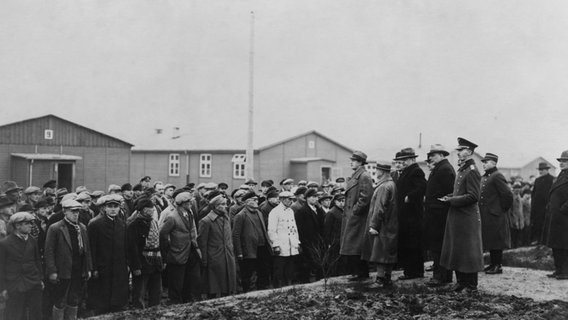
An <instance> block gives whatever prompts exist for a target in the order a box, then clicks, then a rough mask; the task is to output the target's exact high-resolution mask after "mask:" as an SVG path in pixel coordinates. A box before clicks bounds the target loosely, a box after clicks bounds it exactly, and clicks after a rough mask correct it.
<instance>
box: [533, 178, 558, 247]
mask: <svg viewBox="0 0 568 320" xmlns="http://www.w3.org/2000/svg"><path fill="white" fill-rule="evenodd" d="M553 182H554V177H553V176H552V175H550V174H545V175H543V176H540V177H538V178H536V179H535V180H534V186H533V190H532V193H531V232H532V233H534V234H535V235H536V237H533V240H538V241H540V240H541V239H540V235H542V231H543V230H544V226H545V225H544V221H545V220H546V218H545V217H546V205H547V204H548V197H549V195H550V188H551V187H552V183H553ZM543 242H544V241H543Z"/></svg>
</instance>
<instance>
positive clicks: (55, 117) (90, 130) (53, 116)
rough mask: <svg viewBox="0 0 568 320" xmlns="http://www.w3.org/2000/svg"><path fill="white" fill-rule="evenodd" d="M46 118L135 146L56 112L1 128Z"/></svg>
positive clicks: (1, 126) (2, 126) (8, 124)
mask: <svg viewBox="0 0 568 320" xmlns="http://www.w3.org/2000/svg"><path fill="white" fill-rule="evenodd" d="M44 118H54V119H57V120H60V121H63V122H67V123H69V124H71V125H74V126H77V127H79V128H81V129H84V130H86V131H89V132H92V133H94V134H98V135H102V136H104V137H106V138H108V139H111V140H114V141H117V142H120V143H124V144H127V145H129V146H130V147H132V146H133V144H132V143H129V142H126V141H124V140H120V139H118V138H115V137H113V136H109V135H108V134H104V133H102V132H99V131H96V130H93V129H91V128H87V127H85V126H82V125H80V124H78V123H75V122H72V121H69V120H66V119H63V118H61V117H58V116H56V115H54V114H47V115H45V116H40V117H35V118H29V119H25V120H21V121H16V122H12V123H7V124H4V125H0V128H4V127H8V126H13V125H19V124H22V123H27V122H32V121H37V120H40V119H44Z"/></svg>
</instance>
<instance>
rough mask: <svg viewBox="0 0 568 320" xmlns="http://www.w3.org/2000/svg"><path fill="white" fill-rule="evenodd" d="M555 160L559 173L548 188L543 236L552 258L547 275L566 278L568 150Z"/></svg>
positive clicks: (567, 272) (558, 278) (559, 278)
mask: <svg viewBox="0 0 568 320" xmlns="http://www.w3.org/2000/svg"><path fill="white" fill-rule="evenodd" d="M557 160H558V164H559V166H560V173H559V174H558V177H557V178H556V180H555V181H554V183H553V184H552V187H551V188H550V198H549V200H548V212H547V216H546V222H545V223H546V224H545V226H546V229H545V231H544V235H543V236H544V237H545V239H546V242H545V244H546V246H548V247H549V248H551V249H552V257H553V258H554V269H555V271H554V273H552V274H550V275H548V276H549V277H552V278H556V279H557V280H568V232H566V230H568V212H567V211H568V210H567V209H566V208H567V207H568V150H566V151H563V152H562V154H561V155H560V158H557Z"/></svg>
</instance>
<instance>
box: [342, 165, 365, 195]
mask: <svg viewBox="0 0 568 320" xmlns="http://www.w3.org/2000/svg"><path fill="white" fill-rule="evenodd" d="M364 172H365V167H364V166H360V167H359V168H358V169H357V170H355V171H354V172H353V174H352V175H351V179H349V181H347V185H346V186H345V192H347V190H349V189H351V188H353V187H354V186H356V185H357V184H358V183H359V177H361V175H362V174H363V173H364Z"/></svg>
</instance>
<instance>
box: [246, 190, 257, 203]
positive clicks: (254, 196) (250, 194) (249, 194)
mask: <svg viewBox="0 0 568 320" xmlns="http://www.w3.org/2000/svg"><path fill="white" fill-rule="evenodd" d="M252 198H257V199H258V195H257V194H256V193H254V191H249V192H247V193H246V194H245V195H244V196H243V201H247V200H248V199H252Z"/></svg>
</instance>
